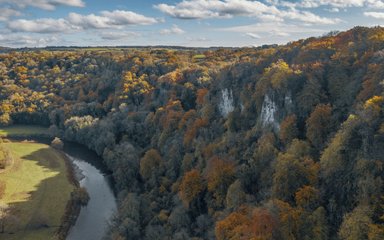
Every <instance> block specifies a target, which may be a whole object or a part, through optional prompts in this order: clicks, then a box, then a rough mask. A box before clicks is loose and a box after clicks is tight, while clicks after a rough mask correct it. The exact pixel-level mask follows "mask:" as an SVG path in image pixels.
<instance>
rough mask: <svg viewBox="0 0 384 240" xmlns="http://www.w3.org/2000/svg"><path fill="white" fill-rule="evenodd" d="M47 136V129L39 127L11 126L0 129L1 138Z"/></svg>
mask: <svg viewBox="0 0 384 240" xmlns="http://www.w3.org/2000/svg"><path fill="white" fill-rule="evenodd" d="M47 134H48V128H44V127H40V126H27V125H13V126H9V127H3V128H1V129H0V136H2V137H24V136H43V135H47Z"/></svg>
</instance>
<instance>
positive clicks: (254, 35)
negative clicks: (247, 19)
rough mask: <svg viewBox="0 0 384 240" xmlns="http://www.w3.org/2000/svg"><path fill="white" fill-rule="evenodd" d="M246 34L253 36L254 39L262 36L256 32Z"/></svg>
mask: <svg viewBox="0 0 384 240" xmlns="http://www.w3.org/2000/svg"><path fill="white" fill-rule="evenodd" d="M245 35H246V36H249V37H251V38H253V39H259V38H261V37H260V35H259V34H256V33H249V32H248V33H245Z"/></svg>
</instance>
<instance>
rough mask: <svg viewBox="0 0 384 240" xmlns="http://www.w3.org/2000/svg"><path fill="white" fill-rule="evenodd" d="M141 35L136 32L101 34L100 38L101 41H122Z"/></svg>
mask: <svg viewBox="0 0 384 240" xmlns="http://www.w3.org/2000/svg"><path fill="white" fill-rule="evenodd" d="M140 36H141V35H140V34H139V33H136V32H102V33H100V37H101V38H102V39H103V40H112V41H113V40H122V39H130V38H136V37H140Z"/></svg>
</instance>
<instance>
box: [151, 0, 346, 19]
mask: <svg viewBox="0 0 384 240" xmlns="http://www.w3.org/2000/svg"><path fill="white" fill-rule="evenodd" d="M285 3H286V5H287V4H288V3H287V2H285ZM154 7H155V8H157V9H158V10H160V11H161V12H163V13H165V14H167V15H169V16H171V17H174V18H179V19H207V18H232V17H235V16H247V17H255V18H259V19H261V20H263V21H270V20H274V21H277V22H281V21H283V20H284V19H290V20H296V21H301V22H305V23H311V24H335V23H338V22H340V20H339V19H330V18H325V17H320V16H318V15H315V14H314V13H311V12H308V11H299V10H297V9H295V8H294V4H293V3H291V5H290V7H288V9H287V6H285V7H284V8H283V9H279V8H278V7H279V4H275V3H273V2H270V4H269V5H267V4H265V3H262V2H260V1H251V0H183V1H182V2H179V3H176V4H175V5H168V4H164V3H162V4H158V5H154Z"/></svg>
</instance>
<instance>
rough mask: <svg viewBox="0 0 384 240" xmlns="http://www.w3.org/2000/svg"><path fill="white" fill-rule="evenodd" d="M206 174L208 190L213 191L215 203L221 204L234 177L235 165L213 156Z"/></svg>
mask: <svg viewBox="0 0 384 240" xmlns="http://www.w3.org/2000/svg"><path fill="white" fill-rule="evenodd" d="M206 176H207V187H208V191H209V192H211V193H213V196H214V198H215V200H216V204H217V205H218V206H221V205H222V204H223V202H224V200H225V196H226V194H227V189H228V187H229V186H230V185H231V183H232V182H233V180H234V178H235V165H234V163H232V162H229V161H226V160H223V159H221V158H219V157H217V156H215V157H213V158H212V159H211V160H210V162H209V165H208V169H207V175H206Z"/></svg>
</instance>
